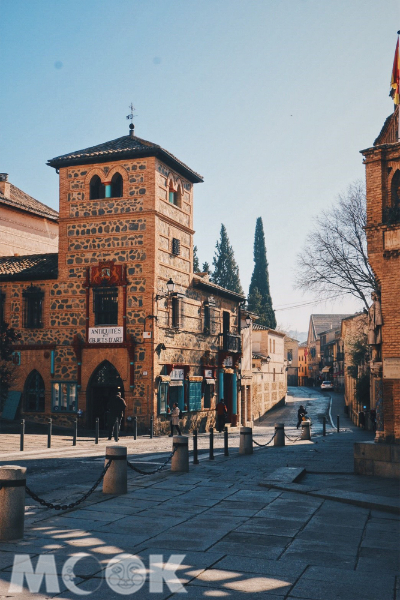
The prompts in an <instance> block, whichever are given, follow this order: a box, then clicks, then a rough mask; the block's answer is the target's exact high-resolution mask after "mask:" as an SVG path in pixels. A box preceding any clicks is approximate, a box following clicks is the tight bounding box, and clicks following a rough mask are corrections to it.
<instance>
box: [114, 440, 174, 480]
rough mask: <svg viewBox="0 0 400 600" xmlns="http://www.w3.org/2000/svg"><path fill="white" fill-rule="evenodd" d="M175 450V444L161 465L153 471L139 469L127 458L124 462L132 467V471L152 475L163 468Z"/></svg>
mask: <svg viewBox="0 0 400 600" xmlns="http://www.w3.org/2000/svg"><path fill="white" fill-rule="evenodd" d="M176 450H177V446H176V447H175V448H174V449H173V451H172V452H171V454H170V455H169V456H168V458H167V460H166V461H165V462H164V463H163V464H162V465H160V466H159V467H157V469H155V471H142V470H141V469H138V468H137V467H134V466H133V464H132V463H130V462H129V460H127V461H126V463H127V465H128V467H129V468H130V469H132V471H135V472H136V473H139V474H140V475H154V474H155V473H158V472H159V471H161V469H163V468H164V467H165V466H166V465H167V464H168V463H169V461H170V460H171V458H172V457H173V455H174V454H175V452H176Z"/></svg>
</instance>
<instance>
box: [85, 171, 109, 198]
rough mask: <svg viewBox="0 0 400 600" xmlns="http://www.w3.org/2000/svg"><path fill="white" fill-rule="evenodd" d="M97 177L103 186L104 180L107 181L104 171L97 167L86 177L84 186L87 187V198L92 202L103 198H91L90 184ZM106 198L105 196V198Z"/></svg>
mask: <svg viewBox="0 0 400 600" xmlns="http://www.w3.org/2000/svg"><path fill="white" fill-rule="evenodd" d="M96 175H97V177H98V178H99V179H100V182H101V183H102V184H103V183H104V180H105V175H104V171H103V170H102V169H100V167H95V168H94V169H90V170H89V171H88V172H87V174H86V177H85V181H84V186H85V198H89V199H90V200H101V199H102V198H92V197H91V193H90V192H91V189H90V188H91V186H90V183H91V181H92V179H93V178H94V177H96ZM103 198H104V196H103Z"/></svg>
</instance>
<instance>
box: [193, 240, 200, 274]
mask: <svg viewBox="0 0 400 600" xmlns="http://www.w3.org/2000/svg"><path fill="white" fill-rule="evenodd" d="M193 273H200V263H199V257H198V256H197V246H194V247H193Z"/></svg>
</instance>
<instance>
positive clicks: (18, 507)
mask: <svg viewBox="0 0 400 600" xmlns="http://www.w3.org/2000/svg"><path fill="white" fill-rule="evenodd" d="M25 484H26V467H17V466H15V465H4V466H3V467H0V541H1V542H9V541H11V540H20V539H22V538H23V537H24V515H25Z"/></svg>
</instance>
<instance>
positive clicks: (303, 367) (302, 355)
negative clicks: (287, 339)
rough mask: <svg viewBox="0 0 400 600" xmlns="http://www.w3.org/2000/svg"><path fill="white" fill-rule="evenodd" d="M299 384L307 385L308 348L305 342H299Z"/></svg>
mask: <svg viewBox="0 0 400 600" xmlns="http://www.w3.org/2000/svg"><path fill="white" fill-rule="evenodd" d="M298 352H299V385H300V386H304V385H308V348H307V342H302V343H301V344H299V350H298Z"/></svg>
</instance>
